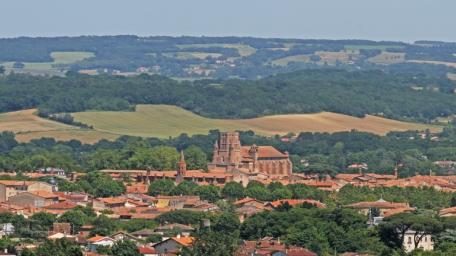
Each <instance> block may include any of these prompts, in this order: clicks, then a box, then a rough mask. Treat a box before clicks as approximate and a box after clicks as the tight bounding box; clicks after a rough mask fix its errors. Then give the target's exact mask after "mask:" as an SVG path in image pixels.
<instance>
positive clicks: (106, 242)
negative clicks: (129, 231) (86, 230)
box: [87, 235, 116, 252]
mask: <svg viewBox="0 0 456 256" xmlns="http://www.w3.org/2000/svg"><path fill="white" fill-rule="evenodd" d="M115 242H116V241H115V240H114V239H112V238H110V237H107V236H98V235H97V236H94V237H91V238H89V239H87V243H88V244H87V248H88V250H89V251H91V252H96V251H97V247H99V246H108V247H111V246H113V245H114V244H115Z"/></svg>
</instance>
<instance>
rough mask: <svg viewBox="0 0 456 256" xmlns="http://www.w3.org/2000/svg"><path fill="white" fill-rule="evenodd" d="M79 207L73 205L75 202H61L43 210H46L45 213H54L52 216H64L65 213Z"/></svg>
mask: <svg viewBox="0 0 456 256" xmlns="http://www.w3.org/2000/svg"><path fill="white" fill-rule="evenodd" d="M77 206H78V205H77V204H75V203H73V202H70V201H63V202H59V203H55V204H51V205H48V206H45V207H43V209H44V211H45V212H48V213H52V214H55V215H59V216H60V215H62V214H64V213H65V212H67V211H69V210H71V209H74V208H76V207H77Z"/></svg>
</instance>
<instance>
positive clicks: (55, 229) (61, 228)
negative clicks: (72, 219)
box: [52, 222, 72, 234]
mask: <svg viewBox="0 0 456 256" xmlns="http://www.w3.org/2000/svg"><path fill="white" fill-rule="evenodd" d="M71 230H72V229H71V224H70V223H66V222H64V223H58V222H54V224H53V225H52V233H62V234H71V233H72V232H71Z"/></svg>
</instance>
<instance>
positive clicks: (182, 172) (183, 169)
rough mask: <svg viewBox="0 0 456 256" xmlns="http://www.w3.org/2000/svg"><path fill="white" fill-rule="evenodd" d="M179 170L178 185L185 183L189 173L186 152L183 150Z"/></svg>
mask: <svg viewBox="0 0 456 256" xmlns="http://www.w3.org/2000/svg"><path fill="white" fill-rule="evenodd" d="M177 165H178V169H177V175H176V183H181V182H182V181H184V177H185V174H186V173H187V164H186V163H185V156H184V151H183V150H181V155H180V160H179V163H178V164H177Z"/></svg>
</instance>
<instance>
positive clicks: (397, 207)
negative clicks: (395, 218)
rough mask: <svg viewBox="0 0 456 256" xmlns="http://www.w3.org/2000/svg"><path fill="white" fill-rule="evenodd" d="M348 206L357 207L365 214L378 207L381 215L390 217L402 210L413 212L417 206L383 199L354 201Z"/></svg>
mask: <svg viewBox="0 0 456 256" xmlns="http://www.w3.org/2000/svg"><path fill="white" fill-rule="evenodd" d="M346 207H348V208H352V209H357V210H358V211H359V212H360V213H362V214H364V215H368V214H369V213H370V212H371V211H372V209H378V211H379V212H378V214H379V216H381V217H388V216H392V215H394V214H398V213H402V212H411V211H414V210H415V208H412V207H410V206H409V204H408V203H394V202H387V201H385V200H383V199H380V200H377V201H374V202H358V203H353V204H349V205H347V206H346Z"/></svg>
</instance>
